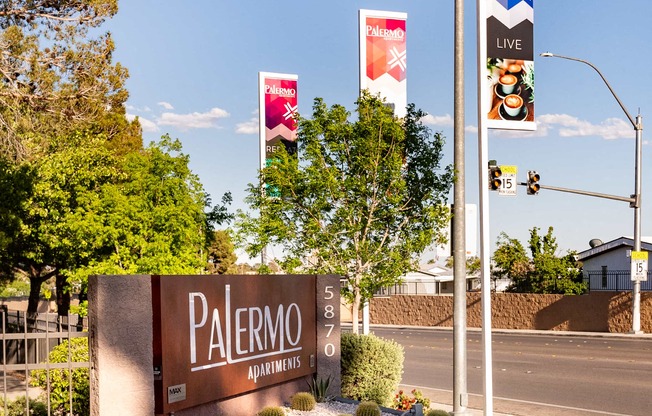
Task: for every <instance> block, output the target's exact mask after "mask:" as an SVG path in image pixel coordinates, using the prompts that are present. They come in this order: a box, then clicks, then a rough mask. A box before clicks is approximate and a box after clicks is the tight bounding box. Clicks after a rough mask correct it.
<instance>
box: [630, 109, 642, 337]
mask: <svg viewBox="0 0 652 416" xmlns="http://www.w3.org/2000/svg"><path fill="white" fill-rule="evenodd" d="M634 129H636V162H635V165H634V172H635V173H634V176H635V179H634V188H635V190H634V192H635V193H634V195H633V196H634V198H635V202H634V204H633V208H634V251H641V167H642V155H641V145H642V142H643V119H642V117H641V115H640V114H639V115H638V116H636V125H635V126H634ZM633 283H634V284H633V288H632V333H634V334H640V333H642V332H643V331H641V281H640V280H638V279H637V280H635V281H634V282H633Z"/></svg>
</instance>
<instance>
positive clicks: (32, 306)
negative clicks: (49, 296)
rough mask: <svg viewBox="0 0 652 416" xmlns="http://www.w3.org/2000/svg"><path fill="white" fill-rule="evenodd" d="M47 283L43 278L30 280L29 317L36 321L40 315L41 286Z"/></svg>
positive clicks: (31, 278)
mask: <svg viewBox="0 0 652 416" xmlns="http://www.w3.org/2000/svg"><path fill="white" fill-rule="evenodd" d="M43 282H45V279H44V278H42V277H40V276H39V277H30V278H29V300H28V301H27V317H28V319H29V320H30V321H34V320H35V319H36V316H37V315H38V304H39V300H40V299H41V285H42V284H43Z"/></svg>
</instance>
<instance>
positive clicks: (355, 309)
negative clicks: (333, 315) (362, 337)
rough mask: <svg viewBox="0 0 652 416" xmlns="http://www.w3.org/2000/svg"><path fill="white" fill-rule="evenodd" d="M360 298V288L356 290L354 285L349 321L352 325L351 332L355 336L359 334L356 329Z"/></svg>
mask: <svg viewBox="0 0 652 416" xmlns="http://www.w3.org/2000/svg"><path fill="white" fill-rule="evenodd" d="M360 298H361V296H360V288H358V286H357V284H356V286H354V287H353V304H352V305H351V321H352V324H353V326H352V328H351V332H352V333H354V334H356V335H357V334H359V333H360V330H359V328H358V318H359V315H360Z"/></svg>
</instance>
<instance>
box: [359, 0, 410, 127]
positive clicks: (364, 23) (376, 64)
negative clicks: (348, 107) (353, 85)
mask: <svg viewBox="0 0 652 416" xmlns="http://www.w3.org/2000/svg"><path fill="white" fill-rule="evenodd" d="M406 21H407V13H399V12H384V11H377V10H360V12H359V29H360V35H359V41H360V90H364V89H367V90H369V92H371V93H372V94H380V96H381V97H382V98H385V99H386V100H387V103H388V105H390V106H392V107H393V109H394V114H396V115H397V116H398V117H405V114H406V107H407V77H406V73H407V49H406V46H407V42H406V39H407V38H406V31H405V29H406Z"/></svg>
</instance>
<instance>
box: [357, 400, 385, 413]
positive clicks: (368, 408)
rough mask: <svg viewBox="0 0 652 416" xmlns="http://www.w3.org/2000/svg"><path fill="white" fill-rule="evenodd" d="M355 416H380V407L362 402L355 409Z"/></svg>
mask: <svg viewBox="0 0 652 416" xmlns="http://www.w3.org/2000/svg"><path fill="white" fill-rule="evenodd" d="M355 416H380V407H379V406H378V404H377V403H376V402H362V403H360V404H359V405H358V408H357V409H355Z"/></svg>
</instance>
